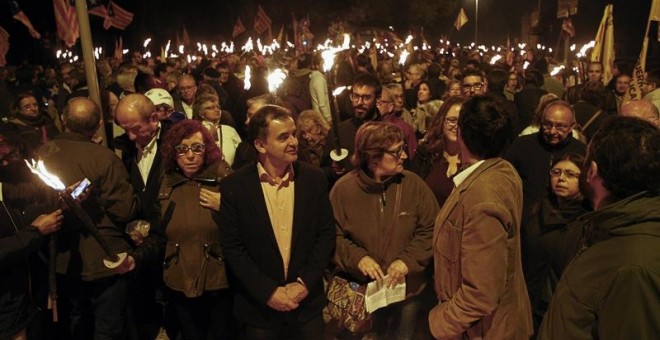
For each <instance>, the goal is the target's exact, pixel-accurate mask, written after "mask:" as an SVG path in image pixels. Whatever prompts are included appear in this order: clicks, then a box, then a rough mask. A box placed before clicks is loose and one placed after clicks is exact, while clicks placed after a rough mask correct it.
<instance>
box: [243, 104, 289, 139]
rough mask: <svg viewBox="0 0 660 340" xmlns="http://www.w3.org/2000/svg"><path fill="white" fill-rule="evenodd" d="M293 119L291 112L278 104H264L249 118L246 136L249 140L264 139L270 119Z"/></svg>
mask: <svg viewBox="0 0 660 340" xmlns="http://www.w3.org/2000/svg"><path fill="white" fill-rule="evenodd" d="M288 118H291V119H293V116H291V112H289V110H287V109H286V108H284V107H282V106H279V105H266V106H263V107H262V108H260V109H259V110H257V112H255V113H254V115H253V116H252V117H251V118H250V124H248V138H249V139H250V141H253V142H254V141H255V140H257V139H260V140H265V139H266V135H267V134H268V125H270V122H271V121H272V120H283V119H288Z"/></svg>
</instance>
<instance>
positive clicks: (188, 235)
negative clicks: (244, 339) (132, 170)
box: [158, 120, 233, 339]
mask: <svg viewBox="0 0 660 340" xmlns="http://www.w3.org/2000/svg"><path fill="white" fill-rule="evenodd" d="M162 156H163V164H164V169H165V177H164V178H163V182H162V185H161V188H160V191H159V194H158V199H159V202H158V203H159V207H160V212H161V216H162V219H161V221H162V229H163V230H165V236H166V239H167V244H166V247H165V257H164V261H163V280H164V282H165V285H166V286H167V289H166V292H167V296H168V300H169V302H170V303H171V305H172V307H173V310H174V314H175V315H176V318H177V321H178V323H179V326H180V329H181V338H182V339H231V338H232V336H233V334H231V329H232V316H231V315H232V299H233V294H232V292H231V290H230V289H229V283H228V280H227V274H226V269H225V263H224V260H223V254H222V249H221V248H220V240H219V234H218V227H219V226H218V210H219V208H220V193H219V181H220V179H221V178H223V177H224V176H226V175H228V174H229V173H230V172H231V170H230V168H229V165H227V163H225V162H224V161H223V160H222V154H221V152H220V149H219V148H218V146H217V145H216V144H215V142H214V140H213V137H211V135H210V134H209V132H208V131H207V130H206V129H205V128H204V127H203V126H202V123H201V122H199V121H197V120H184V121H181V122H179V123H177V124H175V125H174V126H172V128H170V130H169V131H168V132H167V134H166V135H165V138H164V141H163V154H162Z"/></svg>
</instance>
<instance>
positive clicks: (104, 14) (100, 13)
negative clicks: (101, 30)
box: [87, 4, 108, 22]
mask: <svg viewBox="0 0 660 340" xmlns="http://www.w3.org/2000/svg"><path fill="white" fill-rule="evenodd" d="M87 13H89V14H91V15H96V16H97V17H101V18H103V19H107V18H108V9H107V8H105V6H103V5H102V4H97V5H96V6H90V7H89V9H88V10H87ZM104 22H105V21H104Z"/></svg>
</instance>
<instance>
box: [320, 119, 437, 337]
mask: <svg viewBox="0 0 660 340" xmlns="http://www.w3.org/2000/svg"><path fill="white" fill-rule="evenodd" d="M407 157H408V156H407V155H406V151H405V144H404V135H403V132H402V131H401V129H400V128H399V127H397V126H396V125H394V124H392V123H387V122H367V123H365V124H363V125H362V126H360V128H359V129H358V131H357V133H356V136H355V152H354V155H353V159H352V161H353V164H354V165H355V166H356V169H354V170H353V171H351V172H349V173H348V174H346V175H344V176H343V177H342V178H340V179H339V180H338V181H337V183H335V186H334V187H333V189H332V191H331V192H330V200H331V202H332V206H333V211H334V216H335V219H336V221H337V239H336V240H337V246H336V249H335V254H334V263H335V264H336V265H337V271H338V273H337V275H339V276H340V277H344V278H346V279H347V280H349V281H351V282H357V283H367V282H369V281H373V280H377V281H379V282H380V283H381V284H384V285H388V286H390V287H394V286H396V285H397V284H400V283H405V284H406V298H405V300H404V301H401V302H397V303H394V304H391V305H388V306H386V307H383V308H380V309H378V310H376V311H374V312H373V314H372V315H373V317H374V327H373V330H374V332H375V333H376V334H375V335H376V336H377V338H379V339H413V336H414V333H415V326H416V322H417V315H418V311H419V307H420V302H421V301H420V299H419V294H420V293H421V292H422V290H423V289H424V287H425V285H426V280H425V278H424V275H423V272H424V268H425V267H426V266H427V265H428V264H429V262H430V260H431V256H432V254H431V239H432V237H433V226H434V221H435V217H436V215H437V213H438V205H437V203H436V202H435V200H434V199H433V194H432V193H431V191H430V190H429V188H428V187H427V186H426V185H425V184H424V181H422V180H421V179H420V178H419V177H418V176H417V175H415V174H414V173H412V172H409V171H406V170H404V169H403V163H404V161H405V160H406V158H407ZM390 321H391V322H390ZM358 338H359V337H358Z"/></svg>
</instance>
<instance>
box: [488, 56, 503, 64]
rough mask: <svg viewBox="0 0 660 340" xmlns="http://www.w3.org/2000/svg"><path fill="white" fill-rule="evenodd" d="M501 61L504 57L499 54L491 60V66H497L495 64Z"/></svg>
mask: <svg viewBox="0 0 660 340" xmlns="http://www.w3.org/2000/svg"><path fill="white" fill-rule="evenodd" d="M500 59H502V56H501V55H499V54H497V55H495V56H493V57H492V58H491V59H490V64H491V65H495V63H496V62H497V61H498V60H500Z"/></svg>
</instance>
